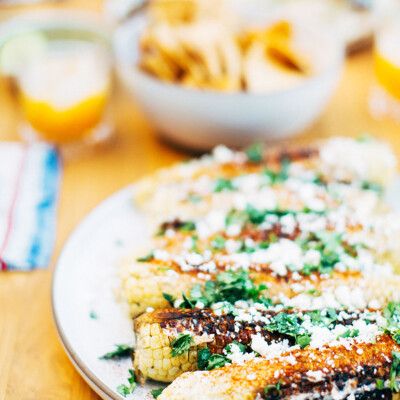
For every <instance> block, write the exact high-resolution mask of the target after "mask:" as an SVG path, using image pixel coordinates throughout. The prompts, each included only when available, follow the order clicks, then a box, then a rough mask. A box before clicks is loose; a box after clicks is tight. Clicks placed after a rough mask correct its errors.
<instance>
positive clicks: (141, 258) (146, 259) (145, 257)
mask: <svg viewBox="0 0 400 400" xmlns="http://www.w3.org/2000/svg"><path fill="white" fill-rule="evenodd" d="M153 258H154V252H153V251H151V252H150V253H149V254H147V255H146V256H144V257H139V258H137V259H136V261H138V262H146V261H150V260H152V259H153Z"/></svg>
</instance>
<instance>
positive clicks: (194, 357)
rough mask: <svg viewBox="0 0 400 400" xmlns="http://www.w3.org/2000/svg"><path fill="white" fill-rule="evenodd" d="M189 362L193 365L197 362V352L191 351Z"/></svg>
mask: <svg viewBox="0 0 400 400" xmlns="http://www.w3.org/2000/svg"><path fill="white" fill-rule="evenodd" d="M189 362H190V363H191V364H193V363H195V362H197V351H193V350H191V351H190V352H189Z"/></svg>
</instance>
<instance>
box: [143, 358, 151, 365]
mask: <svg viewBox="0 0 400 400" xmlns="http://www.w3.org/2000/svg"><path fill="white" fill-rule="evenodd" d="M153 361H154V360H153V358H149V357H143V364H144V365H146V366H147V367H152V366H153Z"/></svg>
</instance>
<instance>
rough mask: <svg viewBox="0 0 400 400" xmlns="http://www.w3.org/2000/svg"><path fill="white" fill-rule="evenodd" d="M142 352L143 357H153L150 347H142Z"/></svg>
mask: <svg viewBox="0 0 400 400" xmlns="http://www.w3.org/2000/svg"><path fill="white" fill-rule="evenodd" d="M142 354H143V356H144V357H148V358H150V357H154V356H153V349H151V348H148V349H142Z"/></svg>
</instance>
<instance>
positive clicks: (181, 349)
mask: <svg viewBox="0 0 400 400" xmlns="http://www.w3.org/2000/svg"><path fill="white" fill-rule="evenodd" d="M190 343H194V340H193V336H192V335H191V334H189V333H180V334H179V335H178V336H177V337H176V338H175V339H174V340H173V341H172V342H171V344H170V347H171V349H172V353H171V354H172V357H177V356H180V355H182V354H183V353H186V352H187V351H189V348H190Z"/></svg>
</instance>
